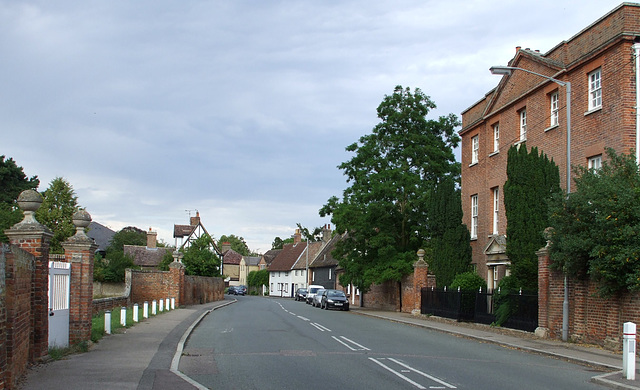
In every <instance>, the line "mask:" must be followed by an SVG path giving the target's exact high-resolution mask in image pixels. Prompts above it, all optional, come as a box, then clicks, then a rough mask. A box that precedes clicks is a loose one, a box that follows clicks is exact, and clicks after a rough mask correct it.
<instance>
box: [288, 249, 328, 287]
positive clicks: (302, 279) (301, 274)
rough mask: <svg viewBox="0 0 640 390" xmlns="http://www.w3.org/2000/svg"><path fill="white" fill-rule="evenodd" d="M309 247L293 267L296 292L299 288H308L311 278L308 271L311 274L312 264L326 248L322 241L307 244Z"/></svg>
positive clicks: (293, 281)
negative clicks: (323, 248)
mask: <svg viewBox="0 0 640 390" xmlns="http://www.w3.org/2000/svg"><path fill="white" fill-rule="evenodd" d="M306 244H307V247H306V248H305V249H304V251H303V252H302V253H301V254H300V258H298V261H296V263H295V264H294V265H293V268H292V270H293V278H292V283H293V291H294V292H295V291H296V290H297V289H299V288H303V287H308V286H309V284H312V283H310V281H309V280H310V278H309V277H308V275H307V269H308V270H309V274H310V273H311V268H309V267H310V266H311V263H313V260H314V259H315V258H316V256H318V253H319V252H320V250H321V249H322V247H323V246H324V244H325V243H324V242H322V241H314V242H308V243H306Z"/></svg>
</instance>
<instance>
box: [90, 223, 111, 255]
mask: <svg viewBox="0 0 640 390" xmlns="http://www.w3.org/2000/svg"><path fill="white" fill-rule="evenodd" d="M114 234H116V232H114V231H113V230H111V229H109V228H108V227H106V226H104V225H101V224H99V223H98V222H95V221H91V223H90V224H89V231H88V232H87V236H89V237H91V238H93V240H94V241H95V242H96V244H98V250H106V249H107V247H108V246H109V242H111V238H112V237H113V235H114Z"/></svg>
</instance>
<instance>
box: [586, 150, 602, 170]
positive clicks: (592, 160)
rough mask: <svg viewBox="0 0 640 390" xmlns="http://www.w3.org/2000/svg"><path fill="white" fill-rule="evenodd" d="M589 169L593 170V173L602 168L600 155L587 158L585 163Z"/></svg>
mask: <svg viewBox="0 0 640 390" xmlns="http://www.w3.org/2000/svg"><path fill="white" fill-rule="evenodd" d="M587 164H588V167H589V169H593V170H594V171H596V172H597V171H599V170H600V168H602V155H601V154H599V155H597V156H593V157H589V160H588V161H587Z"/></svg>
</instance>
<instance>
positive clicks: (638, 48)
mask: <svg viewBox="0 0 640 390" xmlns="http://www.w3.org/2000/svg"><path fill="white" fill-rule="evenodd" d="M633 50H634V52H635V53H634V54H635V57H636V163H637V164H638V165H640V87H639V84H638V83H640V37H636V43H634V44H633Z"/></svg>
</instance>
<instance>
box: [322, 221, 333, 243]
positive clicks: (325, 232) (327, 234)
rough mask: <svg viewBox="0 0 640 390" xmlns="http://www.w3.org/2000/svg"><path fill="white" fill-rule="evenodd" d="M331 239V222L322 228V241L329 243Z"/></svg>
mask: <svg viewBox="0 0 640 390" xmlns="http://www.w3.org/2000/svg"><path fill="white" fill-rule="evenodd" d="M330 240H331V224H326V225H324V227H323V228H322V241H323V242H324V243H327V242H329V241H330Z"/></svg>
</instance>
